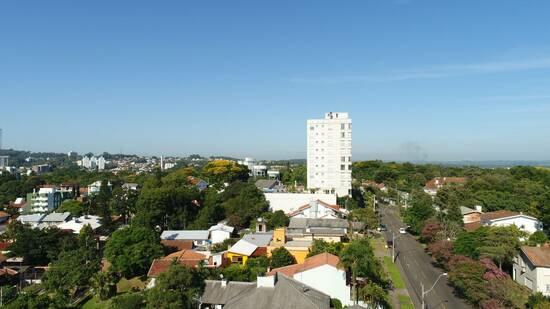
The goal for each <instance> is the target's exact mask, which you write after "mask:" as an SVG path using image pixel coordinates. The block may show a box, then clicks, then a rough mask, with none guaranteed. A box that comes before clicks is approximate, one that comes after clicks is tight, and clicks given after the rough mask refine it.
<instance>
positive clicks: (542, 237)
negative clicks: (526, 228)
mask: <svg viewBox="0 0 550 309" xmlns="http://www.w3.org/2000/svg"><path fill="white" fill-rule="evenodd" d="M547 241H548V236H546V234H545V233H544V232H543V231H536V232H534V233H533V234H531V236H529V240H528V241H527V243H528V244H529V245H530V246H536V245H543V244H545V243H546V242H547Z"/></svg>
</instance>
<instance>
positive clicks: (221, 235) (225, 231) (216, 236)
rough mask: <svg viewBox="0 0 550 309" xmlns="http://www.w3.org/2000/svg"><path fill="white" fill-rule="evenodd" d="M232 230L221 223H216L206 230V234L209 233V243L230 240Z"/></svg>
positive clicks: (232, 228)
mask: <svg viewBox="0 0 550 309" xmlns="http://www.w3.org/2000/svg"><path fill="white" fill-rule="evenodd" d="M234 229H235V228H234V227H232V226H228V225H225V224H223V223H218V224H216V225H213V226H211V227H210V228H209V229H208V232H210V242H211V243H213V244H217V243H221V242H223V241H224V240H226V239H229V238H231V233H233V230H234Z"/></svg>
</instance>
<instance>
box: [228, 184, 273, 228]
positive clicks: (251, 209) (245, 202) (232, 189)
mask: <svg viewBox="0 0 550 309" xmlns="http://www.w3.org/2000/svg"><path fill="white" fill-rule="evenodd" d="M221 198H222V200H223V201H224V202H223V204H222V205H223V208H224V209H225V214H226V217H227V221H228V224H229V225H230V226H234V227H235V228H237V230H238V229H242V228H246V227H248V226H249V224H250V222H252V221H253V220H255V219H256V218H258V217H259V216H260V215H261V214H262V213H264V212H266V211H267V210H268V208H269V205H268V203H267V201H266V200H265V196H264V194H263V193H262V192H261V191H260V190H258V188H256V186H255V185H254V184H251V183H242V182H235V183H232V184H231V185H230V186H229V187H227V188H226V189H225V191H224V192H223V194H222V196H221Z"/></svg>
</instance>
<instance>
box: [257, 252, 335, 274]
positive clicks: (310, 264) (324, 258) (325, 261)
mask: <svg viewBox="0 0 550 309" xmlns="http://www.w3.org/2000/svg"><path fill="white" fill-rule="evenodd" d="M323 265H331V266H334V267H336V268H341V266H340V258H339V257H337V256H336V255H333V254H330V253H326V252H325V253H321V254H317V255H314V256H312V257H308V258H307V259H306V260H305V261H304V263H302V264H294V265H289V266H285V267H279V268H275V269H273V270H271V271H270V272H268V273H267V275H268V276H273V275H275V273H282V274H284V275H286V276H288V277H291V278H292V276H294V274H297V273H301V272H304V271H306V270H309V269H313V268H317V267H319V266H323Z"/></svg>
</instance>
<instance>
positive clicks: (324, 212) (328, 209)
mask: <svg viewBox="0 0 550 309" xmlns="http://www.w3.org/2000/svg"><path fill="white" fill-rule="evenodd" d="M334 206H335V205H327V204H325V203H323V202H320V201H318V200H317V201H311V202H309V204H307V205H304V206H302V207H301V208H300V209H298V210H296V211H294V212H292V213H291V214H289V217H291V218H311V219H341V218H342V217H345V216H346V215H347V211H346V210H345V209H340V208H337V207H334Z"/></svg>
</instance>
